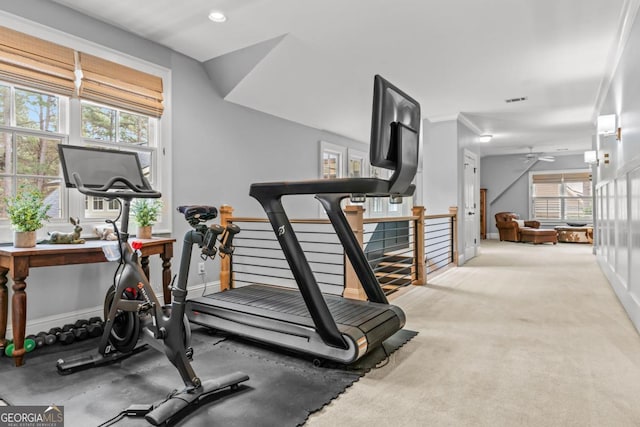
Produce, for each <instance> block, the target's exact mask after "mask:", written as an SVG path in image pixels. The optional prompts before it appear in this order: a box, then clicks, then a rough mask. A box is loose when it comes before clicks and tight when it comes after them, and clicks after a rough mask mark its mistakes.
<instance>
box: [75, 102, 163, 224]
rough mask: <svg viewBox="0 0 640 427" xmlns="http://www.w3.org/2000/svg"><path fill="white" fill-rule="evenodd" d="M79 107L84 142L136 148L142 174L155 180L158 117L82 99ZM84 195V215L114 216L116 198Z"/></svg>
mask: <svg viewBox="0 0 640 427" xmlns="http://www.w3.org/2000/svg"><path fill="white" fill-rule="evenodd" d="M80 108H81V129H82V131H81V132H82V141H83V143H84V144H85V145H89V146H95V147H109V148H121V149H124V150H127V151H135V152H136V153H138V159H139V160H140V165H141V166H142V170H143V172H144V175H145V178H147V179H148V180H149V182H150V183H151V184H152V185H154V184H155V183H156V181H157V180H156V179H155V176H156V175H157V173H156V169H157V163H158V162H157V160H156V159H157V146H158V144H157V131H156V129H157V127H158V119H156V118H155V117H150V116H146V115H143V114H136V113H130V112H127V111H124V110H120V109H118V108H112V107H109V106H106V105H99V104H95V103H92V102H88V101H82V102H81V106H80ZM87 198H88V199H89V200H88V201H87V202H86V203H85V212H84V216H85V218H114V217H115V216H116V215H117V213H118V205H117V202H115V201H111V202H110V203H102V200H101V199H98V198H94V197H87Z"/></svg>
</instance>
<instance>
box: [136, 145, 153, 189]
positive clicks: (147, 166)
mask: <svg viewBox="0 0 640 427" xmlns="http://www.w3.org/2000/svg"><path fill="white" fill-rule="evenodd" d="M138 159H139V160H140V167H141V168H142V175H144V177H145V178H147V180H149V182H152V180H151V164H152V161H151V153H149V152H147V151H138Z"/></svg>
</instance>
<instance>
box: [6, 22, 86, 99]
mask: <svg viewBox="0 0 640 427" xmlns="http://www.w3.org/2000/svg"><path fill="white" fill-rule="evenodd" d="M74 69H75V60H74V51H73V49H69V48H66V47H64V46H60V45H57V44H55V43H51V42H48V41H46V40H42V39H39V38H36V37H32V36H30V35H28V34H24V33H21V32H18V31H14V30H11V29H9V28H6V27H0V79H1V80H5V81H8V82H11V83H14V84H17V85H22V86H27V87H32V88H34V89H40V90H44V91H47V92H53V93H56V94H60V95H65V96H71V95H73V92H74V90H75V86H74V80H75V75H74V73H73V72H74Z"/></svg>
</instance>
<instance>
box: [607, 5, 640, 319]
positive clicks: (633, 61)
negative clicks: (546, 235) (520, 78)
mask: <svg viewBox="0 0 640 427" xmlns="http://www.w3.org/2000/svg"><path fill="white" fill-rule="evenodd" d="M639 72H640V23H639V22H638V19H637V17H636V20H635V22H634V24H633V28H632V30H631V33H630V35H629V39H628V41H627V44H626V46H625V48H624V51H623V54H622V56H621V59H620V62H619V64H618V66H617V68H616V72H615V75H614V77H613V80H612V83H611V86H610V87H609V92H608V94H607V97H606V99H605V102H604V104H603V106H602V108H601V109H600V111H599V114H611V113H615V114H617V115H618V117H619V121H620V122H619V124H620V127H621V128H622V139H621V140H620V141H617V140H616V139H615V137H601V138H599V139H598V141H597V148H598V151H599V155H600V156H602V154H604V153H609V154H610V159H611V162H610V164H609V165H605V164H603V163H602V162H601V163H600V165H599V166H598V167H597V168H596V169H597V173H596V176H597V180H596V204H597V206H596V215H597V219H596V242H597V248H596V255H597V259H598V262H599V263H600V266H601V268H602V270H603V271H604V273H605V274H606V275H607V277H608V279H609V281H610V282H611V284H612V286H613V289H614V290H615V292H616V294H617V295H618V298H619V299H620V301H621V303H622V304H623V306H624V307H625V309H626V311H627V313H628V314H629V317H630V318H631V320H632V321H633V322H634V324H635V326H636V328H638V329H639V330H640V86H639V85H638V83H637V82H638V73H639Z"/></svg>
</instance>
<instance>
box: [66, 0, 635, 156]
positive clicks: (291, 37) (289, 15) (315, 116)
mask: <svg viewBox="0 0 640 427" xmlns="http://www.w3.org/2000/svg"><path fill="white" fill-rule="evenodd" d="M55 1H56V2H57V3H60V4H63V5H65V6H67V7H70V8H73V9H76V10H78V11H80V12H82V13H84V14H87V15H90V16H92V17H94V18H97V19H99V20H102V21H105V22H107V23H110V24H113V25H115V26H117V27H120V28H123V29H126V30H127V31H130V32H132V33H135V34H138V35H140V36H142V37H144V38H147V39H150V40H153V41H155V42H157V43H160V44H162V45H165V46H167V47H169V48H171V49H174V50H175V51H178V52H181V53H183V54H185V55H188V56H190V57H192V58H194V59H196V60H198V61H201V62H206V61H209V60H212V59H213V58H217V57H220V56H221V55H225V54H232V53H233V52H235V51H237V50H239V49H243V48H246V47H249V46H253V45H256V44H260V43H261V42H264V41H267V40H272V39H276V41H277V42H270V43H268V45H269V50H268V52H267V53H266V55H264V57H263V58H262V59H261V60H260V61H258V62H257V63H256V65H255V66H253V67H252V68H251V69H249V70H245V71H246V74H245V75H244V77H242V78H240V79H239V80H238V82H237V84H235V85H234V86H233V87H232V88H230V90H229V91H228V93H226V96H225V99H226V100H228V101H230V102H234V103H238V104H241V105H245V106H247V107H250V108H252V109H255V110H259V111H264V112H266V113H268V114H272V115H275V116H278V117H282V118H285V119H288V120H292V121H295V122H299V123H302V124H305V125H309V126H313V127H316V128H319V129H323V130H327V131H330V132H333V133H336V134H340V135H345V136H348V137H351V138H355V139H357V140H361V141H368V139H369V129H370V120H371V117H370V115H371V113H370V111H371V94H372V88H373V75H374V74H381V75H382V76H384V77H385V78H387V79H388V80H390V81H391V82H392V83H394V84H395V85H396V86H398V87H400V88H401V89H403V90H404V91H405V92H407V93H409V94H410V95H412V96H413V97H414V98H416V99H417V100H418V101H419V102H420V103H421V106H422V114H423V117H424V118H427V119H429V120H430V121H432V122H437V121H442V120H452V119H455V118H457V117H461V118H462V120H463V121H464V122H465V123H467V125H468V126H470V127H471V128H472V129H473V130H474V131H475V132H477V133H479V134H482V133H486V134H492V135H493V139H492V141H491V142H490V143H488V144H482V146H481V154H482V155H483V156H484V155H499V154H513V153H525V152H529V151H530V148H529V147H532V150H533V151H534V152H544V153H547V154H563V153H570V152H578V151H584V150H587V149H590V147H591V138H592V134H593V133H594V125H593V122H594V111H595V110H596V107H597V104H598V102H599V100H600V99H601V97H602V95H603V94H602V93H600V92H601V89H600V88H601V87H605V88H606V85H607V83H608V79H609V76H610V74H611V72H612V70H613V66H614V63H615V58H616V52H617V49H618V46H619V43H620V40H622V39H623V38H624V30H623V29H624V28H625V27H624V26H623V24H624V23H625V22H626V23H628V22H629V21H630V20H631V21H632V20H633V19H634V17H635V12H636V10H637V6H635V5H636V4H637V3H638V0H394V1H391V0H349V1H344V0H189V1H188V2H180V1H175V0H153V1H151V0H109V5H108V7H105V3H104V0H55ZM214 9H215V10H221V11H224V13H225V14H226V15H227V18H228V19H227V21H226V22H225V23H222V24H215V23H213V22H211V21H209V20H208V19H207V15H208V13H209V12H210V11H211V10H214ZM520 97H526V100H525V101H523V102H512V103H507V102H505V100H507V99H512V98H520Z"/></svg>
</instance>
